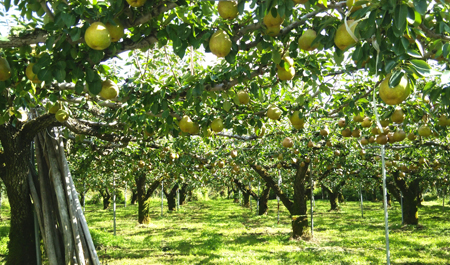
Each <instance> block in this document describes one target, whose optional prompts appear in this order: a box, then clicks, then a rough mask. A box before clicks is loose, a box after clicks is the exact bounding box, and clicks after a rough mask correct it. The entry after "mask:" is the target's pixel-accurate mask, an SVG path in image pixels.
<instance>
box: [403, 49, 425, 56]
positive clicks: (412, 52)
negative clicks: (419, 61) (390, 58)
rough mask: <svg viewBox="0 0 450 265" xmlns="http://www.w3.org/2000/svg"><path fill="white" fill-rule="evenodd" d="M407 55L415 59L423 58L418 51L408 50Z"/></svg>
mask: <svg viewBox="0 0 450 265" xmlns="http://www.w3.org/2000/svg"><path fill="white" fill-rule="evenodd" d="M406 53H407V54H408V55H409V56H411V57H414V58H422V55H420V53H418V52H417V51H415V50H412V49H408V50H406Z"/></svg>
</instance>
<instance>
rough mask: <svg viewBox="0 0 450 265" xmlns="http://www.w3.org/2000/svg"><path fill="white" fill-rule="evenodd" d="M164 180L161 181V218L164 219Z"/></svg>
mask: <svg viewBox="0 0 450 265" xmlns="http://www.w3.org/2000/svg"><path fill="white" fill-rule="evenodd" d="M163 196H164V180H162V181H161V217H163V215H164V214H163V210H164V209H163V207H164V197H163Z"/></svg>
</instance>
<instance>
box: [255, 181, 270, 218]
mask: <svg viewBox="0 0 450 265" xmlns="http://www.w3.org/2000/svg"><path fill="white" fill-rule="evenodd" d="M269 193H270V187H269V186H268V185H266V187H265V188H264V190H263V191H262V193H261V196H260V198H259V212H258V214H259V215H264V214H267V211H268V209H269V206H268V205H267V203H268V201H269Z"/></svg>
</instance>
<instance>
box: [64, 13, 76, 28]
mask: <svg viewBox="0 0 450 265" xmlns="http://www.w3.org/2000/svg"><path fill="white" fill-rule="evenodd" d="M61 19H62V20H63V21H64V24H66V26H67V27H68V28H70V27H72V26H73V25H74V24H75V20H76V17H75V16H74V15H72V14H70V13H62V14H61Z"/></svg>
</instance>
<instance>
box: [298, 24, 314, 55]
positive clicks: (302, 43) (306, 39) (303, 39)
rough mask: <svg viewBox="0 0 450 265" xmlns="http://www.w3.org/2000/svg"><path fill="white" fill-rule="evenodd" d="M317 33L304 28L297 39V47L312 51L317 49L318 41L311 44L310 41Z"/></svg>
mask: <svg viewBox="0 0 450 265" xmlns="http://www.w3.org/2000/svg"><path fill="white" fill-rule="evenodd" d="M316 37H317V33H316V31H315V30H312V29H308V30H306V31H305V32H304V33H303V35H302V36H300V38H299V39H298V47H299V48H300V49H302V50H304V51H312V50H315V49H317V47H318V46H319V44H318V43H315V44H314V45H313V46H311V44H312V42H313V41H314V40H315V39H316Z"/></svg>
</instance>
